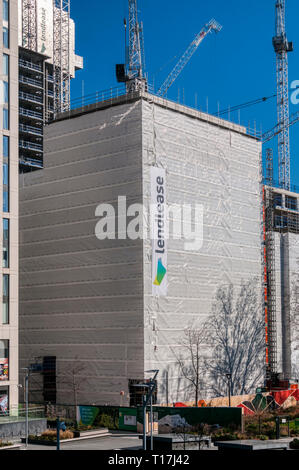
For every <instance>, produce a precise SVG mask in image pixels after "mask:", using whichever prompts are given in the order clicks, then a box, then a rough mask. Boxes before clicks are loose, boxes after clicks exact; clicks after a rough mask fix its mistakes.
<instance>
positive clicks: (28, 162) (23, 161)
mask: <svg viewBox="0 0 299 470" xmlns="http://www.w3.org/2000/svg"><path fill="white" fill-rule="evenodd" d="M20 165H21V166H22V167H26V168H37V169H41V168H43V163H42V161H41V160H34V159H33V158H27V157H25V156H24V155H20Z"/></svg>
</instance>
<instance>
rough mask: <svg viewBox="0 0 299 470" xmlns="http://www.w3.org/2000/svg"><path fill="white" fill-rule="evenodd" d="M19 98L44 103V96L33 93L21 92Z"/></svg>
mask: <svg viewBox="0 0 299 470" xmlns="http://www.w3.org/2000/svg"><path fill="white" fill-rule="evenodd" d="M19 98H20V99H21V100H24V101H30V102H31V103H38V104H43V101H44V100H43V97H42V96H38V95H32V94H31V93H24V92H22V91H21V92H20V93H19Z"/></svg>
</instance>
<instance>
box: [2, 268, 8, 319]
mask: <svg viewBox="0 0 299 470" xmlns="http://www.w3.org/2000/svg"><path fill="white" fill-rule="evenodd" d="M2 323H3V325H8V324H9V275H8V274H3V301H2Z"/></svg>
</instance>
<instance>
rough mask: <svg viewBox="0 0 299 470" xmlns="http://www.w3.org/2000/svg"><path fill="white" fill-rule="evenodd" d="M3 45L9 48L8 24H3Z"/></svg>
mask: <svg viewBox="0 0 299 470" xmlns="http://www.w3.org/2000/svg"><path fill="white" fill-rule="evenodd" d="M3 47H5V48H6V49H8V48H9V31H8V28H6V26H3Z"/></svg>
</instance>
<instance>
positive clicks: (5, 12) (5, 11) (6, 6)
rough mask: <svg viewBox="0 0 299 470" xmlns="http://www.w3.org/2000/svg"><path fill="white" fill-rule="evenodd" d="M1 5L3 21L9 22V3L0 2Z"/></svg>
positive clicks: (4, 0) (3, 0) (6, 0)
mask: <svg viewBox="0 0 299 470" xmlns="http://www.w3.org/2000/svg"><path fill="white" fill-rule="evenodd" d="M2 4H3V21H9V3H8V0H2Z"/></svg>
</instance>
